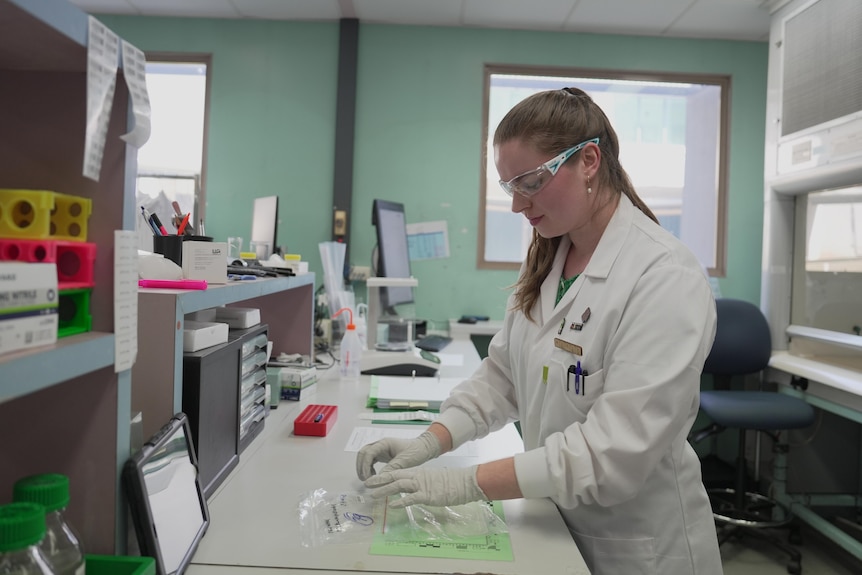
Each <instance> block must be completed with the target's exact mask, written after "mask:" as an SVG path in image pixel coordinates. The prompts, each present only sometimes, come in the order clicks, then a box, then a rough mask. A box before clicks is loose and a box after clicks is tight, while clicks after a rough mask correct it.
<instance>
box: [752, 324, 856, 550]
mask: <svg viewBox="0 0 862 575" xmlns="http://www.w3.org/2000/svg"><path fill="white" fill-rule="evenodd" d="M792 327H793V326H792ZM815 331H817V330H811V329H807V328H796V329H795V331H794V330H793V329H789V331H788V333H789V335H790V336H791V337H792V338H793V339H792V340H791V345H790V349H789V350H787V351H783V350H782V351H775V352H773V354H772V357H771V359H770V362H769V366H770V368H769V373H768V380H769V381H771V382H775V383H777V384H778V391H779V392H780V393H784V394H786V395H791V396H794V397H798V398H801V399H803V400H805V401H806V402H808V403H809V404H811V405H812V406H814V407H815V408H817V409H818V410H820V413H819V414H818V418H819V419H818V422H817V423H815V425H814V429H813V430H804V431H803V433H804V434H807V437H805V438H802V439H800V438H796V439H794V442H793V443H792V444H791V446H792V449H791V450H790V451H789V453H788V454H787V455H786V456H785V455H784V454H778V455H776V456H775V457H776V462H777V465H776V468H777V470H778V471H779V473H776V480H775V481H774V482H773V487H772V489H773V491H774V493H775V497H776V498H777V499H778V500H779V501H781V502H782V503H784V504H786V505H787V506H789V507H790V509H791V511H792V512H793V513H794V514H795V515H796V516H797V517H798V518H799V519H801V520H802V521H804V522H805V523H806V524H808V525H809V526H810V527H812V528H814V529H815V530H817V531H818V532H820V533H821V534H822V535H824V536H826V537H827V538H828V539H830V540H831V541H833V542H834V543H836V544H838V545H839V546H840V547H841V548H843V549H844V550H845V551H847V552H848V553H849V554H851V555H852V556H854V557H855V558H856V559H860V560H862V542H860V540H859V539H858V538H857V537H855V536H853V535H851V534H850V533H849V532H848V530H845V529H843V528H841V527H840V526H839V524H840V523H841V519H840V517H841V516H842V513H841V510H842V509H844V510H845V511H844V513H843V515H845V516H849V517H850V518H851V519H850V521H849V522H847V523H846V525H847V526H848V527H849V528H850V529H849V531H855V530H857V529H858V512H859V509H860V508H862V434H860V428H859V425H858V424H860V423H862V362H860V358H862V356H860V354H859V352H858V349H856V350H853V349H844V350H842V349H840V348H837V352H836V348H834V347H833V348H832V349H831V350H830V352H829V353H828V354H823V353H821V352H822V351H823V350H824V349H825V348H823V347H822V346H820V345H819V344H817V343H816V342H814V341H813V340H808V337H816V335H817V334H814V333H813V332H815ZM808 332H812V333H808ZM836 518H837V520H836Z"/></svg>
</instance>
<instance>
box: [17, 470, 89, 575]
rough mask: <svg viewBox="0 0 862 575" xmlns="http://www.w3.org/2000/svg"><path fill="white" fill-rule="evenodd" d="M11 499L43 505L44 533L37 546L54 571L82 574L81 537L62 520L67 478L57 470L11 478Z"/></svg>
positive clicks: (67, 501)
mask: <svg viewBox="0 0 862 575" xmlns="http://www.w3.org/2000/svg"><path fill="white" fill-rule="evenodd" d="M13 499H14V500H15V501H26V502H30V503H38V504H39V505H42V506H43V507H44V508H45V528H46V531H45V537H44V539H42V542H41V544H40V545H39V548H40V549H41V550H42V554H43V555H44V556H45V559H47V561H48V563H49V564H50V565H51V568H52V569H53V572H54V573H55V574H56V575H84V572H85V565H84V550H83V548H82V545H81V539H80V538H79V537H78V536H77V535H76V534H75V531H74V529H72V527H71V526H70V525H69V523H68V522H67V521H66V517H65V515H64V512H65V510H66V506H67V505H69V478H68V477H67V476H65V475H62V474H60V473H44V474H40V475H31V476H29V477H25V478H23V479H19V480H18V481H16V482H15V486H14V488H13Z"/></svg>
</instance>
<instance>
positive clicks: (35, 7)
mask: <svg viewBox="0 0 862 575" xmlns="http://www.w3.org/2000/svg"><path fill="white" fill-rule="evenodd" d="M6 1H7V2H9V3H10V4H12V5H14V6H17V7H19V8H21V9H22V10H24V11H25V12H27V13H29V14H31V15H32V16H33V18H35V19H36V20H40V21H42V22H44V23H45V24H47V25H49V26H51V27H52V28H53V29H54V30H56V31H57V32H58V33H60V34H62V35H64V36H66V37H67V38H69V39H70V40H72V41H74V42H76V43H77V44H80V45H81V46H86V45H87V29H88V21H89V18H88V15H87V13H86V12H83V11H81V10H80V9H79V8H77V7H76V6H74V5H72V4H69V3H68V2H66V1H61V0H6Z"/></svg>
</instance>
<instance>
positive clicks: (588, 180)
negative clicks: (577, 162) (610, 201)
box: [587, 176, 593, 194]
mask: <svg viewBox="0 0 862 575" xmlns="http://www.w3.org/2000/svg"><path fill="white" fill-rule="evenodd" d="M587 193H588V194H592V193H593V189H592V188H591V187H590V177H589V176H587Z"/></svg>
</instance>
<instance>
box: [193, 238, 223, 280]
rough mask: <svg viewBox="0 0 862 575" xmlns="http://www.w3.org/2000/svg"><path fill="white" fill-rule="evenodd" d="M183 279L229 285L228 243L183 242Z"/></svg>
mask: <svg viewBox="0 0 862 575" xmlns="http://www.w3.org/2000/svg"><path fill="white" fill-rule="evenodd" d="M183 277H184V278H186V279H192V280H206V281H207V283H212V284H224V283H227V243H226V242H196V241H185V242H183Z"/></svg>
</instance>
